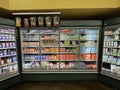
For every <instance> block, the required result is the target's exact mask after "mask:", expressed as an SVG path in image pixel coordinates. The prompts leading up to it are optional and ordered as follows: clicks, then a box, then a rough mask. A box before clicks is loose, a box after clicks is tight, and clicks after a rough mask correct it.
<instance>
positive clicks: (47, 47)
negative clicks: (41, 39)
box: [41, 46, 59, 48]
mask: <svg viewBox="0 0 120 90" xmlns="http://www.w3.org/2000/svg"><path fill="white" fill-rule="evenodd" d="M41 47H42V48H52V47H53V48H55V47H59V46H41Z"/></svg>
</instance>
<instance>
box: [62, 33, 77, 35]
mask: <svg viewBox="0 0 120 90" xmlns="http://www.w3.org/2000/svg"><path fill="white" fill-rule="evenodd" d="M77 34H78V35H79V33H60V35H77Z"/></svg>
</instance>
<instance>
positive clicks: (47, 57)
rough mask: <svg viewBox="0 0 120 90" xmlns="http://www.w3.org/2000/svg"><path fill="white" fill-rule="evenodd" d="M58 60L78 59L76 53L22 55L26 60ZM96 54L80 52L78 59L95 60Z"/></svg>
mask: <svg viewBox="0 0 120 90" xmlns="http://www.w3.org/2000/svg"><path fill="white" fill-rule="evenodd" d="M59 58H60V61H61V60H64V61H70V60H72V61H74V60H77V61H78V60H79V55H77V54H61V55H58V54H56V55H54V54H53V55H41V56H39V55H26V54H25V55H23V59H24V60H26V61H29V60H33V61H37V60H42V61H52V60H53V61H59ZM96 59H97V56H96V54H82V55H80V60H82V61H96Z"/></svg>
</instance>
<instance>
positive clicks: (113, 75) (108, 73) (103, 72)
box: [101, 68, 120, 80]
mask: <svg viewBox="0 0 120 90" xmlns="http://www.w3.org/2000/svg"><path fill="white" fill-rule="evenodd" d="M101 74H103V75H106V76H109V77H111V78H115V79H117V80H120V74H117V73H114V72H111V70H108V69H105V68H102V71H101Z"/></svg>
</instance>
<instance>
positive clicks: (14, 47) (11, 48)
mask: <svg viewBox="0 0 120 90" xmlns="http://www.w3.org/2000/svg"><path fill="white" fill-rule="evenodd" d="M2 49H16V47H6V48H0V50H2Z"/></svg>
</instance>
